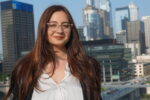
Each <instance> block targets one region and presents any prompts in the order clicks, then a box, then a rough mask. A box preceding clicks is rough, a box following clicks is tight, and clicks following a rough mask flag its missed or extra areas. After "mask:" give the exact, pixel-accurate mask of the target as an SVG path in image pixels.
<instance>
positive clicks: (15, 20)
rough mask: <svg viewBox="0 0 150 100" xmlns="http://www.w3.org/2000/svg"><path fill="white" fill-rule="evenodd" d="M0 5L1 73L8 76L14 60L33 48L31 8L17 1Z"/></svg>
mask: <svg viewBox="0 0 150 100" xmlns="http://www.w3.org/2000/svg"><path fill="white" fill-rule="evenodd" d="M0 5H1V26H2V27H1V29H2V45H3V57H4V58H3V59H4V61H3V72H4V73H7V74H10V73H11V71H12V69H13V66H14V64H15V62H16V60H17V59H18V58H20V57H21V56H23V55H25V54H27V53H28V52H29V51H30V50H31V49H32V47H33V44H34V19H33V17H34V15H33V6H32V5H30V4H26V3H22V2H17V1H4V2H1V3H0Z"/></svg>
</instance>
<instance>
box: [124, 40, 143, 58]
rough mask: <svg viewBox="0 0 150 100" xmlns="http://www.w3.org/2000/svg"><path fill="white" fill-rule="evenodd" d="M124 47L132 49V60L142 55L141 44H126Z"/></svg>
mask: <svg viewBox="0 0 150 100" xmlns="http://www.w3.org/2000/svg"><path fill="white" fill-rule="evenodd" d="M124 46H125V48H130V49H131V56H132V58H136V56H139V55H141V46H140V44H139V43H137V42H133V43H125V44H124Z"/></svg>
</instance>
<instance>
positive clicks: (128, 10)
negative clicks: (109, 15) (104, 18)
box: [115, 2, 138, 33]
mask: <svg viewBox="0 0 150 100" xmlns="http://www.w3.org/2000/svg"><path fill="white" fill-rule="evenodd" d="M136 20H138V7H137V6H136V5H135V4H134V3H132V2H131V3H129V5H128V6H125V7H120V8H116V10H115V33H116V32H120V31H122V30H126V29H127V22H128V21H136Z"/></svg>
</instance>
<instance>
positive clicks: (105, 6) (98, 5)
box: [95, 0, 111, 12]
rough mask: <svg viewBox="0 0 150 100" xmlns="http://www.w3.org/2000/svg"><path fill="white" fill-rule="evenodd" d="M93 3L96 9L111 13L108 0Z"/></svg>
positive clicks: (98, 0)
mask: <svg viewBox="0 0 150 100" xmlns="http://www.w3.org/2000/svg"><path fill="white" fill-rule="evenodd" d="M95 2H96V3H95V7H96V8H98V9H103V10H105V11H107V12H111V3H110V1H109V0H95Z"/></svg>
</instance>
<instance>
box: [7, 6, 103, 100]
mask: <svg viewBox="0 0 150 100" xmlns="http://www.w3.org/2000/svg"><path fill="white" fill-rule="evenodd" d="M100 89H101V88H100V66H99V64H98V62H97V61H96V60H94V59H93V58H90V57H88V56H87V55H86V54H85V51H84V50H83V47H82V45H81V42H80V41H79V36H78V32H77V29H76V26H75V24H74V21H73V19H72V17H71V15H70V13H69V11H68V10H67V9H66V8H65V7H63V6H61V5H54V6H50V7H48V8H47V9H46V10H45V11H44V13H43V15H42V16H41V19H40V22H39V26H38V37H37V40H36V43H35V45H34V47H33V49H32V50H31V52H30V53H29V54H28V55H26V56H25V57H23V58H22V59H20V60H19V61H18V62H17V63H16V65H15V68H14V70H13V72H12V77H11V84H10V89H9V92H8V94H7V96H6V97H5V99H4V100H7V98H8V97H9V96H10V95H11V94H13V100H101V99H100Z"/></svg>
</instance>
